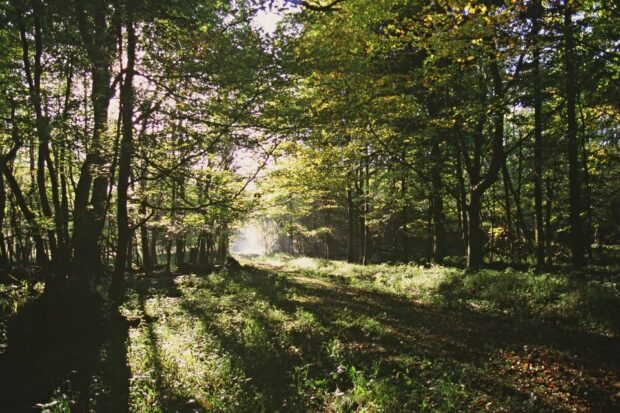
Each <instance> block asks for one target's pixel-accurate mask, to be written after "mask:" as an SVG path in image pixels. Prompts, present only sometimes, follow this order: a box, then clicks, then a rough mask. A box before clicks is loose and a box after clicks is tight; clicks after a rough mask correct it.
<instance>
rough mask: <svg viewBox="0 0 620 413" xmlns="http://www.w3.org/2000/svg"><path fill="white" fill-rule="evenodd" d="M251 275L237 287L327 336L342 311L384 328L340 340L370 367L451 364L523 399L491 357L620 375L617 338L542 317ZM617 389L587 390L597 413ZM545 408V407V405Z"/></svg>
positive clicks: (343, 334)
mask: <svg viewBox="0 0 620 413" xmlns="http://www.w3.org/2000/svg"><path fill="white" fill-rule="evenodd" d="M247 270H248V273H247V274H245V275H244V274H243V273H240V274H237V275H235V276H234V277H233V280H234V282H237V283H240V284H241V285H243V286H245V287H247V288H252V289H253V290H254V291H256V292H257V294H259V295H260V297H261V298H262V299H264V300H266V301H269V302H270V303H271V304H273V305H276V306H278V307H280V308H282V309H283V310H284V311H287V312H289V313H291V312H292V311H294V310H295V309H298V308H301V309H303V310H304V311H309V312H311V313H312V314H314V315H315V316H316V318H317V319H318V320H319V321H320V322H321V323H322V324H324V325H325V326H327V327H328V329H327V330H328V331H333V330H335V329H334V328H333V327H334V325H336V324H338V323H341V319H342V315H343V313H349V314H350V315H352V317H354V318H356V317H357V318H359V317H365V318H367V319H370V320H375V321H377V322H378V323H379V324H380V325H381V327H382V328H381V333H380V334H374V335H373V334H368V331H364V329H363V327H360V326H352V327H349V328H347V329H345V331H342V330H341V331H340V333H339V334H338V336H339V338H340V339H342V340H345V341H346V342H347V344H348V345H349V346H350V347H351V348H354V349H355V351H354V353H355V358H356V359H357V361H358V362H359V363H361V364H366V366H370V365H371V364H372V363H373V362H374V361H376V360H377V359H378V358H381V359H383V360H384V368H385V370H386V371H389V370H390V369H393V368H397V367H398V363H399V362H398V360H399V359H401V358H402V356H403V355H414V356H416V357H420V358H426V359H431V360H437V359H438V360H450V361H451V362H455V363H460V365H468V366H472V367H475V368H477V369H478V371H481V372H482V373H481V374H480V377H479V378H478V380H477V381H478V383H479V387H480V389H482V390H483V391H486V392H488V393H493V392H497V391H500V392H503V393H508V394H511V396H510V397H516V398H518V399H520V400H521V401H523V400H526V399H529V398H530V394H528V393H527V392H524V391H520V390H518V389H516V388H515V386H514V385H513V384H511V383H506V382H504V381H502V380H500V379H499V378H498V377H497V376H496V375H495V372H494V371H493V370H492V368H490V366H489V358H490V357H492V356H496V355H497V354H498V352H506V351H509V352H510V351H512V352H516V353H518V352H521V353H522V352H523V349H528V348H529V349H533V348H542V347H544V348H547V349H551V350H553V351H555V352H556V354H561V359H559V360H558V361H559V362H561V363H564V364H566V365H569V366H570V367H571V368H572V369H573V371H575V372H579V373H575V374H579V375H583V374H585V375H588V374H589V375H594V376H596V375H597V374H600V372H601V371H603V370H604V371H606V372H611V374H612V375H613V376H614V377H615V379H616V380H618V375H619V374H620V368H619V367H620V354H618V352H617V349H618V348H620V341H619V340H618V339H617V338H610V337H604V336H599V335H596V334H592V333H588V332H581V331H572V330H568V329H566V328H562V327H559V326H557V325H553V324H551V323H548V322H544V321H539V320H537V319H519V318H515V317H508V316H497V315H494V316H491V315H488V314H480V313H475V312H473V311H470V310H466V309H463V308H443V307H441V306H438V305H426V304H419V303H413V302H411V301H410V300H407V299H405V298H402V297H398V296H395V295H391V294H386V293H380V292H369V291H366V290H362V289H358V288H355V287H351V286H339V285H337V284H334V283H333V282H329V281H326V280H324V279H320V278H317V277H313V276H306V277H304V276H303V275H301V276H300V275H299V274H291V275H288V276H281V275H278V274H277V273H274V272H272V271H268V270H263V269H258V268H251V269H247ZM282 292H288V293H291V292H292V293H294V294H283V293H282ZM294 295H297V296H303V297H306V299H305V300H302V301H294V300H291V299H290V298H289V297H291V296H294ZM308 298H310V299H308ZM325 339H328V338H327V337H324V338H323V341H324V340H325ZM304 344H306V345H307V347H308V348H307V349H306V353H307V354H309V353H314V354H320V352H321V348H318V347H317V343H316V342H313V341H311V340H310V341H308V340H306V339H303V338H302V340H301V342H300V345H304ZM390 360H392V361H390ZM610 384H611V383H604V382H601V381H597V380H592V381H591V382H589V384H588V386H589V387H588V388H586V389H582V390H583V391H584V394H587V396H584V397H585V398H586V399H587V403H589V404H590V405H591V406H592V408H593V409H594V410H596V409H599V410H601V411H615V409H616V408H617V407H618V403H617V402H616V401H614V400H612V399H610V398H609V395H610V394H611V391H612V389H611V388H609V387H608V386H609V385H610ZM544 405H545V404H544V402H543V401H538V406H539V407H544ZM547 407H549V406H547Z"/></svg>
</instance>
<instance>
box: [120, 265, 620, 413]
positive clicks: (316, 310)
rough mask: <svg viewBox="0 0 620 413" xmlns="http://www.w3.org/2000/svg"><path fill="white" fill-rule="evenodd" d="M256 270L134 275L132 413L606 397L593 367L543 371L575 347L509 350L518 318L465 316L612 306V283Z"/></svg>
mask: <svg viewBox="0 0 620 413" xmlns="http://www.w3.org/2000/svg"><path fill="white" fill-rule="evenodd" d="M247 262H248V261H247V260H246V261H245V263H247ZM253 264H254V265H256V266H257V267H259V268H262V270H256V269H251V268H249V267H248V268H246V269H243V270H241V271H227V270H223V271H222V272H220V273H213V274H210V275H207V276H195V275H186V276H180V277H176V278H159V279H149V278H142V279H138V280H136V281H135V283H134V285H135V288H134V289H132V292H131V293H130V294H128V299H127V302H126V304H125V306H124V309H123V311H124V313H125V315H126V316H127V317H128V318H130V319H134V320H135V319H137V320H139V324H138V325H136V326H134V327H133V328H132V329H131V330H130V344H129V363H130V366H131V372H132V380H131V410H132V411H133V412H168V411H192V412H194V411H197V412H211V411H216V412H217V411H221V412H271V411H287V412H288V411H291V412H307V411H325V412H399V411H400V412H409V411H416V412H454V411H459V412H461V411H462V412H467V411H472V412H473V411H496V412H507V411H518V410H525V411H547V410H553V409H548V406H550V405H551V406H553V405H554V404H558V403H559V404H558V405H560V404H561V405H562V406H563V407H562V409H568V410H574V411H588V404H587V403H588V402H587V400H586V399H584V398H583V397H584V396H583V395H582V396H579V397H572V396H571V397H572V398H571V397H569V396H568V395H570V392H571V391H572V390H570V387H560V386H559V385H556V384H555V383H556V382H560V381H562V380H564V381H566V382H568V383H570V382H577V381H579V380H581V381H580V383H582V384H580V386H582V387H583V388H587V389H588V391H590V393H592V392H597V391H598V392H601V391H603V390H601V387H600V386H602V385H603V384H601V383H602V382H600V380H599V379H598V378H597V377H596V374H599V373H597V372H596V371H595V370H592V371H590V370H586V369H585V368H584V367H579V365H576V367H575V368H573V369H572V370H571V369H564V370H562V369H560V367H553V368H554V370H553V371H551V370H549V369H548V368H546V367H544V365H545V364H548V365H549V366H563V365H564V364H566V360H572V361H571V363H575V360H577V359H574V358H569V356H568V355H566V354H565V351H566V350H561V351H560V350H557V349H555V348H551V347H549V348H547V347H544V346H527V345H526V346H523V345H522V344H519V343H522V342H521V341H515V344H514V345H513V344H501V345H500V344H499V343H498V342H497V340H501V337H498V336H496V335H495V336H494V334H500V333H498V332H497V331H496V329H497V328H498V327H497V326H501V325H502V323H506V322H510V321H509V320H510V319H506V320H507V321H505V322H501V321H500V322H499V323H498V324H492V326H493V327H481V326H479V323H480V322H481V320H482V319H481V318H472V316H470V315H469V314H474V313H479V314H486V315H488V316H493V317H496V316H503V317H513V316H514V317H539V318H541V319H544V318H545V317H561V320H572V319H574V317H577V316H580V315H581V314H582V313H583V312H584V311H586V310H585V308H584V303H585V302H590V303H592V301H593V300H594V299H596V298H599V299H600V298H601V297H607V301H604V300H603V302H604V304H600V305H606V306H610V305H611V306H613V305H616V304H617V302H618V299H617V291H616V290H615V289H614V288H615V287H613V286H609V285H607V284H596V283H593V282H591V283H588V282H586V283H585V284H584V285H583V286H581V287H579V286H574V285H573V284H571V283H570V282H569V281H566V280H564V279H562V278H561V277H557V276H551V275H543V276H536V275H534V274H527V273H526V274H524V273H518V272H511V271H507V272H497V271H487V272H481V273H480V274H479V275H467V276H465V275H464V274H463V273H462V272H459V271H456V270H453V269H449V268H444V267H432V268H422V267H418V266H414V265H400V266H390V265H369V266H361V265H356V264H348V263H342V262H338V261H326V260H316V259H309V258H292V257H287V256H275V257H269V258H267V259H262V258H261V259H254V261H253ZM597 286H598V287H597ZM599 287H600V288H602V290H598V289H597V288H599ZM589 295H592V296H591V297H590V298H584V297H589ZM576 296H578V297H579V298H578V299H576V298H575V297H576ZM584 300H586V301H584ZM597 314H598V315H597ZM590 315H591V320H592V321H591V324H592V325H596V326H597V327H598V328H599V329H604V328H606V327H605V325H606V324H605V323H606V322H607V321H609V318H606V317H603V316H601V315H600V314H599V313H597V312H596V311H590ZM562 317H563V318H562ZM582 327H583V328H585V327H586V326H585V325H584V326H582ZM537 328H540V327H537ZM605 331H607V332H608V333H609V334H612V332H611V330H609V328H608V329H607V330H605ZM487 336H488V337H487ZM505 346H509V347H510V348H504V347H505ZM524 365H527V368H523V366H524ZM548 370H549V371H548ZM600 374H604V373H600ZM554 375H555V376H554ZM550 378H553V381H550V380H551V379H550ZM533 379H535V380H536V381H534V382H531V380H533ZM571 380H572V381H571ZM539 381H540V383H539ZM549 383H552V384H549ZM552 386H556V387H552ZM506 389H514V390H511V391H510V392H509V391H507V390H506ZM523 389H526V390H523Z"/></svg>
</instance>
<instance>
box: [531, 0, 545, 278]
mask: <svg viewBox="0 0 620 413" xmlns="http://www.w3.org/2000/svg"><path fill="white" fill-rule="evenodd" d="M542 7H543V5H542V0H535V3H534V8H535V10H534V18H533V28H532V35H533V37H534V40H535V41H538V40H539V39H538V34H539V32H540V20H541V17H542V11H543V9H542ZM533 66H534V68H533V69H534V218H535V221H536V222H535V226H534V240H535V243H536V247H535V248H536V250H535V255H536V267H537V268H538V269H541V268H543V267H544V266H545V231H544V228H543V188H542V179H543V159H542V156H543V155H542V150H543V142H542V130H543V125H542V85H541V75H540V46H538V45H536V46H535V47H534V62H533Z"/></svg>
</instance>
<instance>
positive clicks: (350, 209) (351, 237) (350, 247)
mask: <svg viewBox="0 0 620 413" xmlns="http://www.w3.org/2000/svg"><path fill="white" fill-rule="evenodd" d="M354 208H355V206H354V205H353V193H352V191H351V189H350V188H349V189H347V217H348V227H349V228H348V229H349V232H348V236H347V261H349V262H355V261H356V260H355V210H354Z"/></svg>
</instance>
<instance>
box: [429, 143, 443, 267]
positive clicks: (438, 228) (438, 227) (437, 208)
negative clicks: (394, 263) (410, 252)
mask: <svg viewBox="0 0 620 413" xmlns="http://www.w3.org/2000/svg"><path fill="white" fill-rule="evenodd" d="M431 158H432V162H433V165H432V170H431V200H430V203H431V225H432V237H433V246H432V254H431V261H432V262H433V263H434V264H441V263H442V262H443V258H444V240H445V214H444V206H443V181H442V179H441V169H442V167H443V161H442V154H441V151H440V148H439V144H438V143H437V142H435V143H434V144H433V147H432V150H431Z"/></svg>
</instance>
